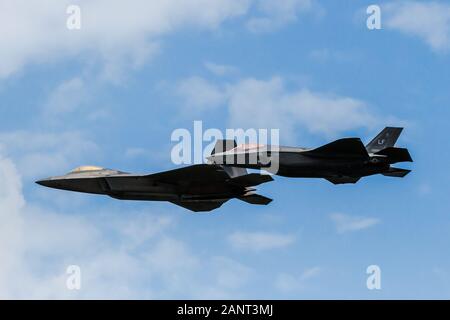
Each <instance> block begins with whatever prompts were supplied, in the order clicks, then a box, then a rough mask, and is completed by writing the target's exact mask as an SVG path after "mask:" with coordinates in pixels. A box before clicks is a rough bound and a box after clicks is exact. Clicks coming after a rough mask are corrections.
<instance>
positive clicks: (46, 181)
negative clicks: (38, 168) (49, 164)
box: [36, 179, 54, 188]
mask: <svg viewBox="0 0 450 320" xmlns="http://www.w3.org/2000/svg"><path fill="white" fill-rule="evenodd" d="M36 183H37V184H39V185H41V186H44V187H50V188H51V187H52V186H53V185H54V183H53V182H52V180H50V179H43V180H38V181H36Z"/></svg>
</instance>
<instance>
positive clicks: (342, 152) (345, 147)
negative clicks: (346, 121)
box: [302, 138, 369, 158]
mask: <svg viewBox="0 0 450 320" xmlns="http://www.w3.org/2000/svg"><path fill="white" fill-rule="evenodd" d="M302 154H304V155H311V156H314V157H326V158H340V157H352V158H367V157H368V156H369V155H368V154H367V151H366V148H365V147H364V145H363V143H362V142H361V139H359V138H344V139H339V140H336V141H334V142H331V143H328V144H326V145H324V146H321V147H319V148H316V149H312V150H308V151H305V152H302Z"/></svg>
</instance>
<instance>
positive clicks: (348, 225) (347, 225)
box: [330, 213, 380, 233]
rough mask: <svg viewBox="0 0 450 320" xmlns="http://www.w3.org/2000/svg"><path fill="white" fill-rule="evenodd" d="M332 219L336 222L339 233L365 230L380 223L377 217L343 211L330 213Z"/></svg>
mask: <svg viewBox="0 0 450 320" xmlns="http://www.w3.org/2000/svg"><path fill="white" fill-rule="evenodd" d="M330 219H331V220H332V221H333V222H334V224H335V226H336V231H337V232H338V233H346V232H351V231H358V230H363V229H367V228H370V227H372V226H374V225H376V224H378V223H380V220H379V219H377V218H370V217H360V216H351V215H347V214H343V213H333V214H331V215H330Z"/></svg>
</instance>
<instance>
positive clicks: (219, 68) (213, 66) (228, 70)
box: [204, 61, 239, 76]
mask: <svg viewBox="0 0 450 320" xmlns="http://www.w3.org/2000/svg"><path fill="white" fill-rule="evenodd" d="M204 65H205V68H206V69H208V70H209V71H210V72H211V73H213V74H215V75H216V76H227V75H233V74H236V73H238V71H239V70H238V68H236V67H234V66H228V65H224V64H217V63H213V62H209V61H207V62H205V63H204Z"/></svg>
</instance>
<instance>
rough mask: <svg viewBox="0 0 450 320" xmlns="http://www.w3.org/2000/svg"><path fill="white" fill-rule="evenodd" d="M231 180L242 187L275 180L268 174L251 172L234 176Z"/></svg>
mask: <svg viewBox="0 0 450 320" xmlns="http://www.w3.org/2000/svg"><path fill="white" fill-rule="evenodd" d="M230 181H231V182H232V183H235V184H238V185H240V186H242V187H252V186H257V185H260V184H261V183H266V182H270V181H273V178H272V177H271V176H270V175H267V174H259V173H250V174H246V175H244V176H239V177H236V178H232V179H231V180H230Z"/></svg>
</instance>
